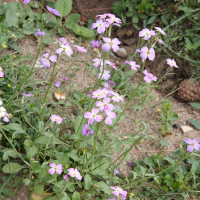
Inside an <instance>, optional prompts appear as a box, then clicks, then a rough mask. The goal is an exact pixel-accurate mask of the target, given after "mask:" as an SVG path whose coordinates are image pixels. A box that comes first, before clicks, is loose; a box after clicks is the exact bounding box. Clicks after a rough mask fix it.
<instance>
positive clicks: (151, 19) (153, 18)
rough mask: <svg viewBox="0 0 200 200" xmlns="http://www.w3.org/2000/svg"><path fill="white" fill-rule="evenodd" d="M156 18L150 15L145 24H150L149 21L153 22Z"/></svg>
mask: <svg viewBox="0 0 200 200" xmlns="http://www.w3.org/2000/svg"><path fill="white" fill-rule="evenodd" d="M156 19H157V17H156V16H152V17H150V18H149V20H148V22H147V24H151V23H153V22H154V21H155V20H156Z"/></svg>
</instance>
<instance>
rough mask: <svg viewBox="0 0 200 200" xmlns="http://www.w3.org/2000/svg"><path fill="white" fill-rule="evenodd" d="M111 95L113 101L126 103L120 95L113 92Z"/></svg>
mask: <svg viewBox="0 0 200 200" xmlns="http://www.w3.org/2000/svg"><path fill="white" fill-rule="evenodd" d="M111 94H112V95H113V96H112V100H113V101H116V102H119V101H122V102H124V99H123V98H122V97H121V96H119V94H118V93H117V92H113V91H111Z"/></svg>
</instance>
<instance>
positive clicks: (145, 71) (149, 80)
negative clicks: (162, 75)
mask: <svg viewBox="0 0 200 200" xmlns="http://www.w3.org/2000/svg"><path fill="white" fill-rule="evenodd" d="M143 73H144V74H145V77H144V80H145V81H146V82H147V83H150V82H151V80H153V81H157V77H156V76H154V75H153V74H151V73H148V71H147V70H144V71H143Z"/></svg>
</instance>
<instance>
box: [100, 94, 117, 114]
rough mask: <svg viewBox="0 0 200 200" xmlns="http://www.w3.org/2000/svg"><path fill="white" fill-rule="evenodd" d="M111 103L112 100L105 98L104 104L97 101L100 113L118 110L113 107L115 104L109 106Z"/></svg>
mask: <svg viewBox="0 0 200 200" xmlns="http://www.w3.org/2000/svg"><path fill="white" fill-rule="evenodd" d="M110 101H111V98H108V97H105V98H104V99H103V102H101V101H97V102H96V106H97V107H99V110H100V111H103V110H110V111H112V110H114V109H116V108H115V107H114V106H113V104H109V103H110Z"/></svg>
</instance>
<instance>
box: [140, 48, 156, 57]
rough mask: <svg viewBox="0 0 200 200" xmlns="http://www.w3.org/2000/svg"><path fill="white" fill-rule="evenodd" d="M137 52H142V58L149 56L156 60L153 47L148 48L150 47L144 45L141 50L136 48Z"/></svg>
mask: <svg viewBox="0 0 200 200" xmlns="http://www.w3.org/2000/svg"><path fill="white" fill-rule="evenodd" d="M136 52H139V53H140V56H141V58H142V60H145V59H147V57H148V58H149V60H154V58H155V51H154V49H153V48H151V49H148V47H142V49H141V50H139V49H136Z"/></svg>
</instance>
